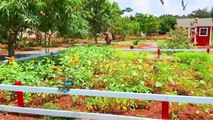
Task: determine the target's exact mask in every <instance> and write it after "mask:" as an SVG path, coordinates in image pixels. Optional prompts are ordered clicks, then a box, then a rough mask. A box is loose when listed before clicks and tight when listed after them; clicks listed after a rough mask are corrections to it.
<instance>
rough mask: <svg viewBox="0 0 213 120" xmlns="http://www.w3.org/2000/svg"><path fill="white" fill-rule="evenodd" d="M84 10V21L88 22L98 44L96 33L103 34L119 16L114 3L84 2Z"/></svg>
mask: <svg viewBox="0 0 213 120" xmlns="http://www.w3.org/2000/svg"><path fill="white" fill-rule="evenodd" d="M83 3H84V6H83V8H84V10H85V11H87V16H86V19H87V21H88V22H89V26H90V31H91V34H92V36H93V37H94V39H95V43H98V41H97V38H98V33H102V32H104V31H105V30H106V29H107V28H110V26H112V23H113V20H114V18H115V17H116V16H117V15H119V14H120V11H119V9H118V8H117V5H116V4H115V3H111V2H109V1H108V0H84V2H83Z"/></svg>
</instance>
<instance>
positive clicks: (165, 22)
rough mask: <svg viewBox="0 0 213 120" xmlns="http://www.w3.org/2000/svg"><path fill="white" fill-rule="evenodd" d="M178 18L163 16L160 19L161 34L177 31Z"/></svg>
mask: <svg viewBox="0 0 213 120" xmlns="http://www.w3.org/2000/svg"><path fill="white" fill-rule="evenodd" d="M175 25H176V18H175V17H173V16H162V17H160V32H159V33H161V34H166V33H167V32H169V31H170V29H175Z"/></svg>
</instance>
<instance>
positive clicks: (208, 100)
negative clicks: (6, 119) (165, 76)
mask: <svg viewBox="0 0 213 120" xmlns="http://www.w3.org/2000/svg"><path fill="white" fill-rule="evenodd" d="M15 84H16V85H3V84H0V90H7V91H16V94H17V100H18V106H19V107H12V106H5V105H0V111H8V112H17V113H28V114H37V115H50V116H58V117H74V118H89V119H100V120H105V119H106V118H107V120H111V119H112V120H113V119H116V120H128V119H132V120H144V119H148V118H139V117H127V116H118V115H107V114H98V113H83V112H69V111H60V110H45V109H36V108H25V107H24V102H23V100H24V98H23V92H31V93H44V94H60V93H59V92H58V89H57V88H49V87H29V86H21V82H20V81H16V83H15ZM66 94H67V95H80V96H99V97H109V98H126V99H143V100H153V101H161V102H162V119H169V102H183V103H195V104H213V97H196V96H177V95H161V94H145V93H130V92H114V91H99V90H84V89H71V90H70V91H69V92H68V93H66Z"/></svg>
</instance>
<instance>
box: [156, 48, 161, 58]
mask: <svg viewBox="0 0 213 120" xmlns="http://www.w3.org/2000/svg"><path fill="white" fill-rule="evenodd" d="M157 53H158V59H160V55H161V51H160V48H158V51H157Z"/></svg>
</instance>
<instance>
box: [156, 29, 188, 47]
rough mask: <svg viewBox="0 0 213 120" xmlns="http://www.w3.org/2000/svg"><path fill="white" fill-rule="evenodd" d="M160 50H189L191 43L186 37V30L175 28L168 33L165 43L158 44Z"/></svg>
mask: <svg viewBox="0 0 213 120" xmlns="http://www.w3.org/2000/svg"><path fill="white" fill-rule="evenodd" d="M159 46H160V48H171V49H181V48H191V47H192V45H191V41H190V39H189V37H188V30H187V29H183V28H176V29H175V30H171V31H170V32H169V33H168V38H167V40H166V41H165V42H163V43H160V45H159Z"/></svg>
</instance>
